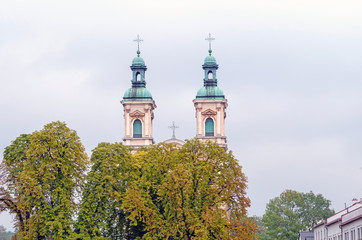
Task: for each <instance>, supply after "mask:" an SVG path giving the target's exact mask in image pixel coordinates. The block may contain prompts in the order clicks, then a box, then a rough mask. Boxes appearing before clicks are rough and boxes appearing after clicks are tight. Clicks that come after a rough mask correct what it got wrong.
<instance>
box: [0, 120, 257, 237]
mask: <svg viewBox="0 0 362 240" xmlns="http://www.w3.org/2000/svg"><path fill="white" fill-rule="evenodd" d="M88 164H89V161H88V158H87V155H86V153H85V151H84V147H83V145H82V144H81V142H80V140H79V137H78V136H77V134H76V132H75V131H74V130H71V129H69V128H68V127H67V126H66V125H65V123H62V122H53V123H50V124H47V125H45V126H44V128H43V129H42V130H41V131H36V132H34V133H32V134H23V135H20V136H19V137H18V138H17V139H15V140H14V141H13V142H12V143H11V144H10V145H9V146H8V147H7V148H6V149H5V152H4V160H3V162H2V164H1V169H0V170H1V171H0V181H1V187H0V211H3V210H10V212H11V213H13V214H15V216H16V227H17V229H18V234H17V235H18V237H19V238H20V239H23V240H27V239H38V240H40V239H50V240H53V239H99V240H101V239H112V240H117V239H253V237H255V233H256V224H255V222H254V220H252V219H249V218H248V217H247V216H246V208H247V207H248V206H250V201H249V199H248V198H247V197H246V192H245V190H246V187H247V185H246V182H247V180H246V177H245V175H244V174H243V173H242V171H241V167H240V166H239V164H238V161H237V160H236V159H235V158H234V156H233V155H232V154H231V153H230V152H229V153H226V152H225V151H224V150H223V149H222V148H220V147H219V146H218V145H216V144H214V143H207V144H203V143H201V142H200V141H198V140H191V141H187V142H186V144H185V145H184V146H182V147H181V148H177V147H176V146H175V145H170V144H163V143H161V144H157V145H153V146H151V147H149V148H144V149H141V150H139V151H138V152H137V153H136V154H133V155H132V154H131V153H130V149H128V148H127V147H125V146H123V145H122V144H121V143H115V144H110V143H100V144H99V145H98V146H97V147H96V148H95V149H94V150H93V153H92V157H91V164H92V165H91V168H90V169H89V168H88V166H89V165H88ZM86 170H89V172H88V174H87V176H85V172H86ZM77 199H78V200H79V199H80V203H79V204H77V202H76V200H77ZM76 216H77V219H76V220H74V219H75V218H76Z"/></svg>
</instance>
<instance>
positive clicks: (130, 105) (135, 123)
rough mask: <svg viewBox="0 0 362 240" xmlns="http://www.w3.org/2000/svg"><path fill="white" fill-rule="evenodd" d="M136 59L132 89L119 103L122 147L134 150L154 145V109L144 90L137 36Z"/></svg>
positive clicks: (141, 60)
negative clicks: (121, 114)
mask: <svg viewBox="0 0 362 240" xmlns="http://www.w3.org/2000/svg"><path fill="white" fill-rule="evenodd" d="M134 41H136V42H137V44H138V50H137V57H135V58H134V59H133V61H132V66H131V70H132V80H131V82H132V87H131V88H130V89H128V90H127V91H126V92H125V94H124V96H123V101H121V103H122V105H123V110H124V123H125V136H124V138H123V142H124V145H128V146H133V147H134V149H135V150H137V149H138V148H140V147H144V146H149V145H151V144H153V143H154V141H153V132H152V129H153V128H152V121H153V110H154V109H155V108H156V104H155V101H154V100H153V99H152V95H151V93H150V92H149V91H148V90H147V88H146V80H145V72H146V70H147V67H146V65H145V62H144V60H143V59H142V58H141V57H140V50H139V43H140V42H141V41H143V40H141V39H140V38H139V36H137V39H135V40H134Z"/></svg>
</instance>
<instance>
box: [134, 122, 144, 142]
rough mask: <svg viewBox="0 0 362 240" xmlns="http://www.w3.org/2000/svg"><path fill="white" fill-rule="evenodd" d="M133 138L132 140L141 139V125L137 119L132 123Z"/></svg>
mask: <svg viewBox="0 0 362 240" xmlns="http://www.w3.org/2000/svg"><path fill="white" fill-rule="evenodd" d="M133 137H134V138H141V137H142V123H141V121H140V120H139V119H136V120H135V121H134V122H133Z"/></svg>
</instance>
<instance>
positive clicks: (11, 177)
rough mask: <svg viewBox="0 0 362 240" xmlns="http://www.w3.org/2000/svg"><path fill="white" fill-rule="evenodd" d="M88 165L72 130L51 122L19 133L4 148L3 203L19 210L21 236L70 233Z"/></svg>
mask: <svg viewBox="0 0 362 240" xmlns="http://www.w3.org/2000/svg"><path fill="white" fill-rule="evenodd" d="M87 164H88V157H87V155H86V153H85V149H84V147H83V145H82V143H81V142H80V139H79V137H78V136H77V134H76V132H75V131H74V130H71V129H69V128H68V127H67V126H66V125H65V123H62V122H52V123H50V124H47V125H45V126H44V128H43V129H42V130H41V131H36V132H34V133H32V134H30V135H20V136H19V137H18V138H17V139H16V140H15V141H13V142H12V144H11V145H10V146H9V147H7V148H6V149H5V152H4V161H3V163H2V172H1V175H0V177H1V181H2V182H3V183H4V185H5V186H6V187H3V188H2V189H0V196H2V198H1V199H0V202H1V206H2V207H3V209H8V210H10V211H11V212H12V213H15V214H16V219H17V227H18V228H19V235H20V237H21V238H22V239H63V238H68V237H70V236H71V235H72V217H73V216H74V214H75V210H76V203H75V200H76V197H77V196H78V195H77V194H79V193H80V190H81V187H82V184H83V178H84V172H85V169H86V167H87Z"/></svg>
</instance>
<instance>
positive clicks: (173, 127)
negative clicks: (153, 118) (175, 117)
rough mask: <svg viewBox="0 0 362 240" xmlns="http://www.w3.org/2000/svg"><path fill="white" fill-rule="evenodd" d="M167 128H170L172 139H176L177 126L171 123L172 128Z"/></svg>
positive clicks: (173, 122)
mask: <svg viewBox="0 0 362 240" xmlns="http://www.w3.org/2000/svg"><path fill="white" fill-rule="evenodd" d="M168 128H172V139H176V136H175V129H176V128H179V126H176V125H175V121H172V126H169V127H168Z"/></svg>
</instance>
